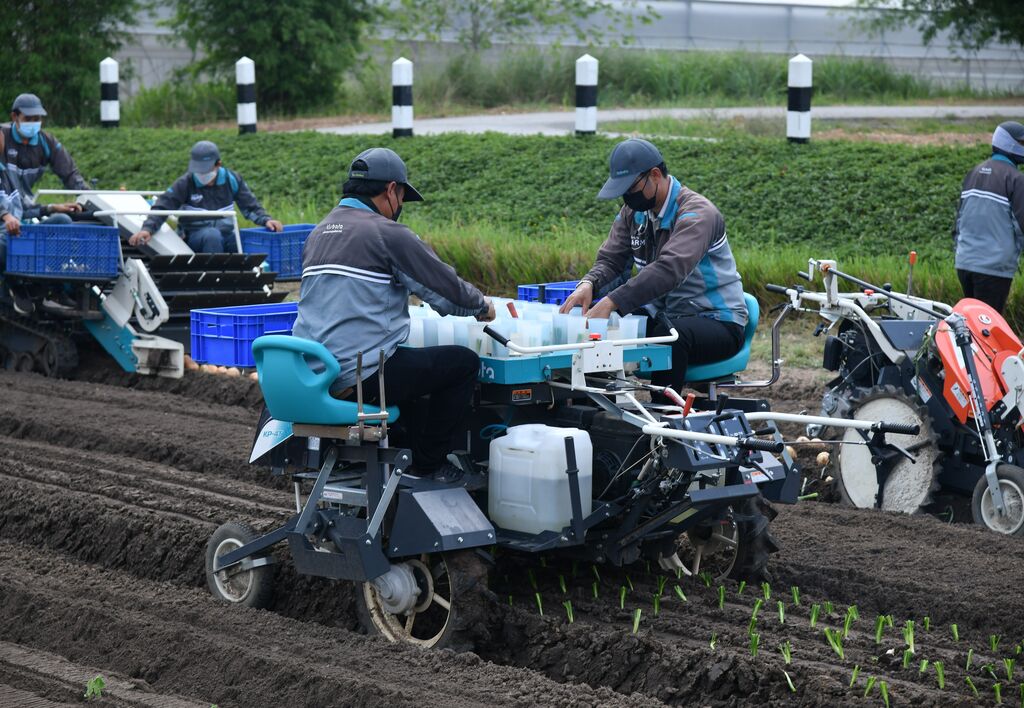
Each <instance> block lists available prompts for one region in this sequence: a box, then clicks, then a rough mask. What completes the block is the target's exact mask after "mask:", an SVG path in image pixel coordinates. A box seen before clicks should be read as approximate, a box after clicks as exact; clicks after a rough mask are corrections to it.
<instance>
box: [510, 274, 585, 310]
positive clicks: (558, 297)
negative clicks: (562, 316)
mask: <svg viewBox="0 0 1024 708" xmlns="http://www.w3.org/2000/svg"><path fill="white" fill-rule="evenodd" d="M579 284H580V281H578V280H563V281H560V282H557V283H540V284H537V285H520V286H519V288H518V290H519V298H518V299H520V300H525V301H526V302H537V301H538V300H539V299H540V289H541V286H543V287H544V302H546V303H547V304H549V305H561V304H562V303H563V302H565V300H566V298H568V297H569V296H570V295H572V293H573V291H574V290H576V286H577V285H579Z"/></svg>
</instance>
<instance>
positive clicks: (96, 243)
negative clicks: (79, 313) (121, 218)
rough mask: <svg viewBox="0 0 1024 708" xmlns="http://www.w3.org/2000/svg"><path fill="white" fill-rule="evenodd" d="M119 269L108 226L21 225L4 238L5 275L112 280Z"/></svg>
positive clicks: (117, 242)
mask: <svg viewBox="0 0 1024 708" xmlns="http://www.w3.org/2000/svg"><path fill="white" fill-rule="evenodd" d="M120 267H121V239H120V236H118V230H117V229H116V228H115V227H112V226H87V225H84V224H81V225H80V224H25V225H22V227H21V235H20V236H8V237H7V272H8V273H11V274H14V275H26V276H32V277H35V278H59V279H61V280H101V279H102V280H112V279H114V278H116V277H117V272H118V270H119V269H120Z"/></svg>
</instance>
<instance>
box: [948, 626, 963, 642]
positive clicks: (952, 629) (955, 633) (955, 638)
mask: <svg viewBox="0 0 1024 708" xmlns="http://www.w3.org/2000/svg"><path fill="white" fill-rule="evenodd" d="M949 631H950V632H952V633H953V641H954V642H959V641H960V628H959V627H957V626H956V625H955V624H951V625H949Z"/></svg>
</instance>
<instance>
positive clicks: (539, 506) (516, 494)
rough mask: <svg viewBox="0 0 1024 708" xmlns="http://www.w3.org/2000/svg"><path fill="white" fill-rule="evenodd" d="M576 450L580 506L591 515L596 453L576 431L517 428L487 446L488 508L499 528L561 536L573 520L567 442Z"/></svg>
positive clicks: (544, 426) (550, 427) (588, 437)
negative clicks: (543, 532) (558, 533)
mask: <svg viewBox="0 0 1024 708" xmlns="http://www.w3.org/2000/svg"><path fill="white" fill-rule="evenodd" d="M567 437H571V438H572V439H573V443H574V445H575V447H576V466H577V467H578V468H579V482H580V503H581V505H582V509H583V515H584V516H587V515H588V514H589V513H590V512H591V506H592V500H591V497H592V495H593V457H594V449H593V446H592V445H591V442H590V435H589V434H588V433H587V432H586V431H585V430H579V429H577V428H556V427H553V426H549V425H517V426H514V427H512V428H509V429H508V432H507V434H505V435H503V436H502V437H500V438H495V439H494V440H492V441H491V447H490V466H489V475H488V476H489V481H488V490H487V493H488V499H487V509H488V512H489V515H490V518H491V521H492V522H493V523H494V525H495V526H498V527H499V528H503V529H507V530H509V531H521V532H524V533H541V532H542V531H561V530H562V529H563V528H565V527H566V526H568V525H569V524H570V522H571V521H572V502H571V498H570V496H569V476H568V475H567V474H566V473H565V471H566V468H567V464H566V459H565V439H566V438H567Z"/></svg>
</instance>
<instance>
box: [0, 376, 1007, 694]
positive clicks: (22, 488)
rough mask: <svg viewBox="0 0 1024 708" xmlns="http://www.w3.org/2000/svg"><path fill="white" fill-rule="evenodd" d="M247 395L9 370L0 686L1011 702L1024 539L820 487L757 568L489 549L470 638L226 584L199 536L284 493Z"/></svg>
mask: <svg viewBox="0 0 1024 708" xmlns="http://www.w3.org/2000/svg"><path fill="white" fill-rule="evenodd" d="M817 386H818V383H817V382H816V381H815V379H814V376H813V375H812V374H811V372H800V371H791V372H787V373H786V378H785V379H784V380H783V381H782V382H781V384H780V385H779V386H778V387H776V389H774V391H773V393H772V396H773V402H774V404H775V406H776V407H777V408H779V409H782V410H801V409H805V408H807V409H810V408H814V407H815V399H816V397H817V392H818V391H819V390H820V389H818V388H817ZM259 400H260V396H259V391H258V388H257V387H256V386H255V384H253V383H251V382H249V381H248V380H238V379H233V380H230V379H226V378H223V377H218V376H212V375H207V374H198V373H197V374H189V375H187V376H186V378H185V379H184V380H182V381H178V382H173V381H166V380H157V379H138V378H136V377H128V376H124V375H120V374H117V373H115V372H112V371H110V370H109V369H108V368H106V367H105V366H103V365H100V364H95V365H93V366H91V367H85V368H84V369H83V372H82V374H81V378H80V379H79V380H77V381H54V380H48V379H44V378H41V377H38V376H35V375H25V374H8V373H4V372H0V705H2V706H51V705H68V704H78V703H80V702H82V700H83V699H82V695H83V692H84V691H85V683H86V681H88V680H89V679H90V678H92V677H94V676H96V675H103V676H104V678H105V679H106V681H107V687H106V689H105V690H104V692H103V695H102V698H100V699H99V700H96V701H93V702H94V703H96V704H98V705H114V706H121V705H130V706H137V705H138V706H143V705H144V706H149V705H153V706H209V705H211V704H216V705H218V706H222V707H223V706H330V705H339V706H341V705H360V706H362V705H367V706H378V705H379V706H387V707H388V708H394V707H396V706H406V705H409V706H412V705H417V706H422V705H440V706H469V705H474V706H476V705H479V706H503V705H516V706H527V705H555V706H597V705H601V706H616V705H635V706H656V705H662V704H665V705H699V706H748V705H750V706H753V705H790V704H792V705H809V706H841V705H884V700H883V695H882V690H881V689H882V684H883V683H884V684H885V694H886V696H887V698H888V701H889V704H890V705H892V706H904V705H919V706H950V705H975V704H977V705H992V704H994V703H995V700H996V692H995V685H996V684H999V686H1000V692H1001V696H1002V699H1003V701H1004V702H1006V703H1007V704H1013V705H1017V704H1019V703H1020V702H1021V696H1022V691H1024V687H1022V686H1021V684H1022V682H1024V662H1022V661H1021V660H1022V659H1024V656H1022V655H1021V654H1019V652H1020V651H1021V647H1020V642H1021V640H1022V639H1024V600H1022V593H1021V591H1020V588H1021V585H1022V581H1024V577H1022V575H1024V564H1022V563H1021V557H1022V550H1024V545H1021V544H1022V543H1024V542H1022V541H1019V540H1015V539H1008V538H1002V537H998V536H996V535H994V534H991V533H987V532H984V531H982V530H981V529H979V528H976V527H973V526H970V525H966V524H947V523H943V522H942V521H940V520H938V519H936V518H933V517H928V516H914V517H909V516H896V515H891V514H883V513H880V512H864V511H857V510H851V509H846V508H843V507H840V506H837V505H833V504H825V503H819V502H804V503H801V504H799V505H797V506H794V507H779V508H778V511H779V515H778V517H777V518H776V519H775V521H774V522H773V524H772V528H773V533H774V535H775V537H776V538H777V539H778V540H779V542H780V545H781V551H780V552H779V553H778V554H776V555H774V556H773V557H772V560H771V562H770V565H769V570H770V572H771V575H772V580H771V583H770V584H769V585H768V586H767V587H760V586H757V587H755V586H753V585H749V586H745V587H742V588H741V587H740V586H739V585H738V584H736V583H734V582H731V581H730V582H728V583H726V584H725V585H723V586H722V589H721V590H719V587H718V586H717V585H715V584H712V585H711V586H710V587H708V586H705V585H704V583H702V582H701V581H700V580H695V579H692V578H690V579H688V578H683V579H677V578H676V577H675V575H672V576H666V575H665V574H664V573H662V572H660V571H659V570H658V569H657V568H656V567H653V568H648V567H647V566H646V565H644V564H639V565H636V566H633V567H630V568H626V569H620V570H616V569H612V568H607V567H598V568H596V569H595V568H592V567H590V566H589V565H579V566H574V565H569V564H560V565H559V564H553V563H552V564H546V565H543V566H542V565H541V564H540V563H538V562H536V561H531V560H528V559H523V558H515V557H500V556H499V558H498V561H497V565H496V566H495V567H494V568H493V570H492V572H491V577H492V583H491V587H492V589H493V592H494V600H493V605H492V606H491V607H490V608H489V610H488V611H489V613H490V616H491V617H492V618H493V620H494V621H493V626H494V628H495V629H494V630H493V631H492V632H491V636H490V639H489V640H488V641H486V642H484V643H482V644H481V645H478V646H477V648H476V652H475V653H470V652H464V653H454V652H451V651H429V650H419V649H414V648H409V647H404V646H396V645H391V644H388V643H387V642H385V641H383V640H381V639H379V638H376V637H367V636H365V635H364V634H362V633H361V632H360V630H359V628H358V622H357V619H356V613H355V609H354V601H353V593H352V588H351V587H350V586H348V585H345V584H340V583H332V582H327V581H321V580H315V579H309V578H301V577H297V576H296V575H295V573H294V571H293V570H292V568H291V566H290V564H289V563H287V562H285V563H280V564H277V565H275V566H274V568H275V571H274V572H275V586H276V588H277V592H276V599H275V603H274V605H273V607H272V608H271V610H269V611H256V610H248V609H241V608H229V607H226V606H223V605H219V604H217V603H216V602H215V601H214V600H213V599H212V597H211V596H210V595H209V593H208V591H207V590H206V586H205V578H204V571H203V558H204V551H205V543H206V540H207V538H208V537H209V535H210V534H211V533H212V531H213V530H214V529H215V528H216V527H217V526H218V525H219V524H220V523H222V522H224V521H227V520H239V521H244V522H246V523H248V524H250V525H252V526H254V527H256V528H257V529H261V530H262V529H268V528H270V527H272V526H274V525H275V524H278V523H280V522H281V520H282V519H284V518H285V517H286V515H287V514H288V513H289V511H290V508H291V506H290V505H291V504H292V503H293V501H292V496H291V491H290V489H289V488H288V486H287V485H286V484H285V483H283V482H282V481H281V480H278V479H274V478H271V477H270V476H269V474H268V473H267V472H266V471H264V470H262V469H257V468H251V467H249V466H248V465H247V464H246V460H247V458H248V452H249V447H250V443H251V441H252V437H253V434H254V424H255V421H256V417H257V414H258V406H259ZM817 472H818V470H815V473H817ZM531 576H532V578H533V580H534V582H536V584H537V591H538V593H539V595H540V606H538V602H537V597H536V595H535V590H534V588H533V584H532V583H531V582H530V581H529V580H528V579H529V578H530V577H531ZM560 576H561V577H560ZM563 582H564V584H565V590H564V592H563V590H562V583H563ZM660 586H661V587H660ZM659 587H660V589H661V593H660V600H659V601H658V608H657V610H658V611H657V613H655V606H654V598H655V596H656V595H659ZM677 587H678V590H677V589H676V588H677ZM623 588H624V590H623ZM793 588H797V589H798V596H799V601H798V602H797V600H796V598H795V596H794V590H793ZM684 598H685V599H684ZM758 599H760V600H761V602H760V603H757V602H756V601H757V600H758ZM566 601H568V602H571V603H572V608H573V615H574V621H573V622H572V623H569V621H568V618H567V612H566V610H565V608H564V606H563V604H562V603H563V602H566ZM780 602H781V603H782V610H781V614H780V607H779V603H780ZM758 605H759V606H758ZM815 606H817V607H818V610H817V611H815V610H813V608H814V607H815ZM851 606H854V607H855V610H853V611H852V614H853V615H855V618H853V619H851V620H849V622H847V621H846V617H847V616H848V615H849V614H851V611H850V610H849V608H850V607H851ZM541 608H542V609H543V614H541V613H540V609H541ZM637 609H639V610H641V615H640V619H639V623H638V626H637V628H636V631H635V632H634V620H635V618H636V614H635V613H636V610H637ZM812 612H816V614H817V620H816V622H815V623H814V626H812V622H811V615H812ZM752 615H755V616H756V618H755V621H754V623H753V627H751V618H752ZM879 615H890V616H891V617H892V626H891V627H890V626H889V624H888V623H884V622H883V627H882V630H881V632H880V636H878V638H877V641H876V626H877V622H878V620H877V618H878V617H879ZM908 620H910V621H912V622H913V623H914V624H913V627H914V645H915V646H914V649H915V652H914V653H913V654H912V655H906V662H905V660H904V657H905V651H906V649H907V645H908V639H909V637H908V636H905V627H906V625H907V622H908ZM847 624H848V625H849V626H848V627H845V626H844V625H847ZM953 624H955V625H956V627H957V631H956V636H954V632H953V630H952V628H951V625H953ZM826 628H827V629H829V630H830V631H833V630H834V631H836V632H838V633H839V634H843V633H844V630H845V634H846V636H845V638H844V639H842V645H841V649H842V654H843V655H842V656H840V655H839V652H838V651H837V650H835V649H833V647H831V646H830V644H829V642H828V641H827V640H826V636H825V633H824V630H825V629H826ZM753 634H756V635H757V637H758V641H757V651H756V656H755V655H754V652H753V651H752V647H751V644H752V639H751V636H752V635H753ZM783 646H786V647H788V649H789V653H790V654H791V662H790V663H786V660H785V659H784V656H783V651H782V650H781V648H780V647H783ZM1004 660H1009V661H1004ZM924 661H927V662H928V663H927V666H926V667H925V668H923V670H922V667H923V662H924ZM968 662H970V667H969V668H968ZM1016 662H1021V663H1022V666H1020V667H1018V666H1017V665H1016ZM905 663H906V666H905V665H904V664H905ZM937 665H938V666H941V667H942V668H941V675H942V680H941V681H940V672H939V671H937V668H938V666H937ZM855 674H856V676H855ZM968 678H970V680H971V683H972V684H973V687H974V689H976V690H977V692H978V696H976V695H975V693H974V689H972V688H971V685H969V683H968V681H967V679H968Z"/></svg>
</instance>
